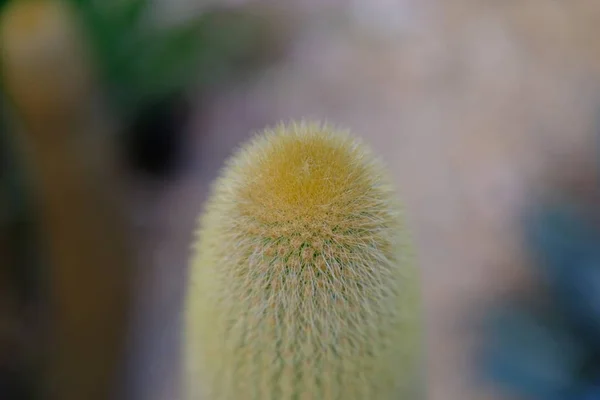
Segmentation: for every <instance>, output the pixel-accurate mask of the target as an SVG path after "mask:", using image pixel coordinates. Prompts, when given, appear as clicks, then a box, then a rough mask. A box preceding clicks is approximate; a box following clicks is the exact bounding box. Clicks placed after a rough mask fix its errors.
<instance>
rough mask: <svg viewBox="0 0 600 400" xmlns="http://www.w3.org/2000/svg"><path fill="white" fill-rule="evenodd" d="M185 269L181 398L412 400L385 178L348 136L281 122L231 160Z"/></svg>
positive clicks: (411, 333)
mask: <svg viewBox="0 0 600 400" xmlns="http://www.w3.org/2000/svg"><path fill="white" fill-rule="evenodd" d="M190 268H191V270H190V276H189V278H190V281H189V288H188V293H187V304H186V329H185V349H184V352H185V357H186V369H187V370H186V390H187V397H186V399H187V400H199V399H207V400H226V399H227V400H230V399H231V400H236V399H261V400H287V399H290V400H291V399H307V400H308V399H315V400H316V399H319V400H321V399H322V400H328V399H344V400H352V399H377V400H386V399H390V400H391V399H394V400H396V399H403V398H407V399H410V400H412V399H414V397H412V396H413V394H412V393H413V392H411V390H412V389H413V385H414V383H415V380H416V379H417V376H418V374H417V373H416V372H417V370H418V367H417V366H418V363H419V362H420V354H421V351H420V346H419V340H420V336H421V335H420V325H421V324H420V321H419V308H420V307H419V300H418V295H417V290H416V289H417V275H416V270H415V267H414V264H413V254H412V250H411V243H410V239H409V237H408V235H407V233H406V227H405V225H404V221H403V218H402V208H401V207H400V205H399V204H398V202H397V201H396V197H395V193H394V190H393V188H392V185H391V181H390V179H389V178H388V176H387V175H386V173H385V171H384V169H383V167H382V166H381V165H380V164H379V162H378V161H377V160H376V159H375V158H374V157H373V156H372V155H371V153H370V151H369V150H368V149H367V148H366V147H365V146H364V145H362V144H361V143H360V142H359V141H358V140H356V139H353V138H352V137H351V136H349V135H348V134H346V133H344V132H338V131H336V130H334V129H332V128H331V127H329V126H326V125H321V124H317V123H293V124H289V125H279V126H278V127H276V128H275V129H273V130H267V132H266V133H264V134H263V135H259V136H257V137H256V138H255V139H253V140H252V141H251V142H250V143H248V144H247V145H246V146H245V147H243V148H242V149H241V150H240V151H238V152H237V154H235V155H234V156H233V157H232V158H231V160H230V161H229V163H228V164H227V166H226V168H225V169H224V171H223V173H222V175H221V176H220V178H219V179H218V180H217V181H216V183H215V185H214V188H213V193H212V197H211V199H210V200H209V202H208V205H207V208H206V211H205V213H204V215H203V217H202V219H201V229H200V232H199V237H198V245H197V247H196V248H195V255H194V256H193V258H192V262H191V266H190Z"/></svg>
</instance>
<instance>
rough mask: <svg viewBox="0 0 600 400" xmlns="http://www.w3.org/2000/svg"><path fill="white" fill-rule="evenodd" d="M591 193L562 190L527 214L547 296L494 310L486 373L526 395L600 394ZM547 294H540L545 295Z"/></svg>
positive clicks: (598, 259) (599, 245) (599, 248)
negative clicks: (585, 195) (575, 194)
mask: <svg viewBox="0 0 600 400" xmlns="http://www.w3.org/2000/svg"><path fill="white" fill-rule="evenodd" d="M598 216H599V214H598V212H597V208H596V207H594V206H590V205H587V201H585V202H584V199H578V198H571V197H564V196H562V195H561V196H560V198H558V197H557V198H552V199H548V200H546V201H544V202H543V203H542V204H538V205H536V207H535V208H534V209H533V211H531V212H529V213H528V215H527V217H526V218H525V219H524V230H525V239H526V244H527V245H528V246H529V248H530V250H531V252H532V253H533V256H534V261H535V266H536V268H537V271H536V272H538V273H539V275H540V276H541V277H542V282H543V283H544V285H545V289H546V293H547V294H548V298H547V299H541V298H538V299H536V301H535V304H534V302H533V301H513V302H511V303H510V304H505V305H502V306H500V307H498V308H497V309H495V310H492V311H491V312H490V313H489V315H488V319H487V323H486V324H485V326H486V330H485V335H484V339H485V340H484V346H483V352H482V354H481V356H482V358H481V360H482V362H483V366H484V368H483V370H484V374H485V377H486V379H489V380H491V381H492V382H493V383H494V384H496V385H497V386H499V387H500V388H501V389H503V390H505V391H507V392H509V393H510V394H513V395H516V396H519V398H524V399H530V400H553V399H556V400H571V399H573V400H575V399H577V400H591V399H598V398H600V224H599V223H598V222H599V220H598ZM537 300H539V301H537Z"/></svg>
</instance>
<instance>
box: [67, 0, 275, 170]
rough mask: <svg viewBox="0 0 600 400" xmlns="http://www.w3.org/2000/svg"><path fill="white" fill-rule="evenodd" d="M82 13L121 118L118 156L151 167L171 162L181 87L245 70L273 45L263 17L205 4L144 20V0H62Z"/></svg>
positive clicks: (175, 155) (176, 151)
mask: <svg viewBox="0 0 600 400" xmlns="http://www.w3.org/2000/svg"><path fill="white" fill-rule="evenodd" d="M69 1H71V2H72V3H74V5H75V6H76V7H77V9H78V10H79V11H80V14H81V16H82V18H83V22H84V26H85V27H86V29H87V31H88V34H89V37H90V42H91V45H92V46H91V47H92V50H93V52H94V56H95V61H96V63H97V65H98V68H99V72H100V74H101V80H102V82H103V83H104V85H105V88H106V90H107V94H108V98H109V103H110V105H111V108H112V110H113V111H114V112H115V114H117V116H118V117H119V118H121V119H122V122H123V124H124V126H125V131H126V134H127V135H126V136H125V138H124V139H125V141H124V144H123V146H124V151H125V157H126V159H127V160H128V161H129V162H130V163H131V164H132V165H133V166H134V167H137V168H139V169H142V170H145V171H147V172H149V173H151V174H154V175H157V174H158V175H161V174H162V172H164V171H171V170H173V169H174V168H175V166H176V162H177V161H178V159H179V158H181V156H182V154H181V150H182V147H183V146H182V143H181V139H182V136H181V131H182V130H183V127H184V125H185V122H186V120H187V116H188V108H187V107H186V105H185V102H186V100H185V95H184V93H185V91H186V89H187V88H188V87H190V86H194V87H195V88H199V89H203V88H204V89H205V88H207V87H209V86H212V85H216V84H219V83H223V82H226V81H229V80H231V79H235V78H238V77H241V76H243V75H245V74H246V73H247V72H252V71H253V70H255V68H254V67H257V66H259V65H261V64H262V63H263V61H265V60H266V59H267V58H268V52H269V51H271V50H273V49H274V48H276V47H277V46H274V45H275V43H276V42H275V41H274V40H273V38H277V35H276V34H274V32H272V28H273V27H272V26H270V25H269V24H268V23H267V21H266V20H265V19H264V18H261V17H260V16H258V15H254V14H253V13H251V12H249V11H250V10H249V9H248V10H240V9H229V8H212V9H209V10H206V11H205V12H203V13H201V14H200V15H198V16H196V17H194V18H191V19H189V20H187V21H185V22H183V23H180V24H176V25H174V26H168V27H159V26H158V25H157V24H153V23H152V21H151V15H150V11H151V9H152V7H151V6H152V5H153V4H154V3H153V2H152V1H151V0H69Z"/></svg>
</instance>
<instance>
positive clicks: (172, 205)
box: [132, 0, 600, 400]
mask: <svg viewBox="0 0 600 400" xmlns="http://www.w3.org/2000/svg"><path fill="white" fill-rule="evenodd" d="M187 3H190V2H189V1H188V2H187ZM310 3H313V4H311V5H306V4H304V3H303V4H298V2H297V1H296V0H286V1H281V2H278V7H279V9H281V10H283V12H286V10H287V12H289V13H291V12H292V10H293V7H291V8H288V6H301V7H298V8H299V9H302V10H303V11H309V13H308V15H307V17H306V18H307V19H306V20H305V21H304V23H303V26H304V27H305V29H304V32H303V34H302V35H300V36H299V37H298V38H297V39H296V41H295V43H294V47H293V49H292V51H291V54H290V56H289V57H288V58H287V59H286V60H285V61H284V62H283V63H282V64H281V65H278V66H277V67H274V68H272V69H270V70H269V71H267V72H265V73H264V74H263V75H262V76H261V77H260V79H257V80H256V81H254V82H252V83H251V84H248V85H246V86H244V87H235V88H230V89H228V90H225V91H223V92H221V93H219V94H218V95H215V98H214V100H215V101H214V103H212V104H211V105H210V106H209V109H208V110H206V109H204V110H202V111H203V112H202V113H198V118H197V123H196V124H195V126H194V127H193V128H192V130H191V131H192V132H193V134H194V135H195V137H196V139H197V142H198V144H197V149H196V150H195V152H196V157H195V158H196V165H195V166H194V168H193V170H192V171H191V172H189V173H188V174H187V175H186V176H184V177H182V178H181V179H180V180H179V181H177V182H173V183H171V184H169V185H168V187H167V188H161V189H160V190H157V189H154V188H150V187H148V186H147V185H143V184H139V185H138V189H136V191H135V193H134V196H133V202H132V204H133V207H132V208H133V209H135V213H134V214H135V220H136V226H137V227H138V229H137V231H138V233H139V244H140V249H141V251H140V257H141V259H142V262H141V267H140V269H141V270H140V274H139V275H140V285H141V287H142V293H143V295H142V296H141V298H143V301H142V302H141V303H140V307H141V310H142V311H143V312H142V314H141V317H140V324H141V325H140V327H141V331H145V333H143V334H140V336H139V338H140V341H139V348H138V351H139V352H140V354H142V355H141V356H140V358H139V360H138V361H139V364H138V367H139V371H138V373H137V384H138V385H139V387H140V389H141V390H140V391H139V392H138V394H137V396H136V399H144V400H176V399H178V398H179V397H178V382H177V379H178V369H179V368H178V362H177V352H178V335H179V331H178V329H179V325H180V311H181V296H182V290H183V277H184V273H185V267H186V258H187V255H188V246H189V242H190V233H191V231H192V230H193V228H194V226H195V223H196V221H195V219H196V215H197V213H198V212H199V210H200V209H201V205H202V201H203V199H204V198H205V196H206V195H207V190H208V185H209V183H210V181H211V180H212V179H213V178H214V177H215V174H216V173H217V171H218V168H219V167H220V165H221V163H222V162H223V160H224V158H225V157H226V156H227V155H228V154H230V152H231V149H232V147H234V146H235V145H237V144H238V143H239V142H240V141H241V140H243V139H244V138H246V137H247V136H248V135H249V133H250V132H251V131H252V130H255V129H260V128H262V127H264V126H265V125H269V124H273V123H275V122H278V121H279V120H282V119H283V120H288V119H290V118H303V117H308V118H319V119H326V120H328V121H331V122H334V123H336V124H339V125H341V126H345V127H349V128H351V129H353V130H354V132H355V133H356V134H358V135H361V136H364V137H365V138H366V139H367V141H369V142H370V143H371V144H372V145H373V147H375V148H376V150H378V151H379V152H380V153H381V155H382V156H383V158H384V159H385V161H386V162H387V163H388V165H389V166H390V168H391V169H392V170H393V172H394V174H395V176H396V178H397V182H398V185H399V187H400V188H401V189H402V192H403V195H404V197H405V201H406V205H407V210H408V215H409V219H410V221H409V222H410V225H411V226H412V227H413V230H414V235H415V240H416V243H417V247H418V252H419V258H420V265H421V267H422V271H423V276H424V289H423V290H424V297H425V301H426V323H427V328H428V341H429V343H428V367H429V389H430V395H429V398H430V399H432V400H469V399H476V400H481V399H488V398H490V399H491V398H492V397H491V395H489V394H488V393H486V392H485V391H483V390H480V389H478V388H476V387H475V386H474V385H472V384H471V383H470V382H469V378H470V377H471V376H472V374H471V373H470V372H469V369H468V367H469V366H468V362H469V356H470V353H469V344H470V343H471V338H470V335H469V334H468V333H465V332H464V330H465V328H464V324H463V323H462V322H463V319H464V318H465V313H467V312H468V307H470V306H473V305H476V304H478V303H480V302H481V301H482V300H486V299H489V298H491V297H493V296H494V295H496V294H498V293H499V292H501V291H502V290H503V289H504V288H506V287H510V285H512V283H511V282H514V281H515V280H519V279H520V278H519V277H520V276H522V275H523V271H522V268H523V266H524V262H523V261H522V258H523V257H522V256H521V255H520V253H521V252H520V250H519V247H520V243H519V239H518V232H517V231H516V230H515V227H514V216H515V213H516V212H517V211H518V210H519V207H520V206H522V205H523V203H524V201H525V200H526V199H527V195H528V193H530V192H532V191H534V190H536V189H538V188H539V187H541V186H544V185H545V182H546V181H545V179H546V176H547V175H548V174H547V171H552V173H558V174H561V175H565V174H566V175H569V174H570V173H571V171H577V170H578V169H580V168H585V167H586V163H589V160H590V158H589V157H590V154H591V152H592V151H593V150H594V149H593V148H592V144H593V142H592V139H591V135H592V134H593V133H594V129H597V127H595V126H594V123H595V122H596V121H597V120H598V114H597V112H596V111H597V110H600V102H599V101H598V100H599V99H600V91H599V90H598V87H599V85H598V84H599V82H600V81H599V78H600V44H598V42H597V38H598V37H599V34H600V2H598V1H596V0H572V1H568V2H567V1H549V0H522V1H514V0H504V1H499V0H496V1H493V0H479V1H476V0H438V1H434V0H397V1H387V2H386V1H383V0H377V1H376V0H370V1H369V2H367V1H364V2H363V4H364V5H363V7H364V8H363V11H362V13H361V14H362V15H363V16H365V15H367V14H368V11H369V10H371V11H372V10H375V8H376V7H377V5H378V4H380V5H381V10H383V12H382V13H381V14H379V16H376V17H375V18H376V19H375V21H376V24H375V25H377V26H379V27H380V28H381V27H383V26H384V24H383V22H382V21H383V19H382V18H383V16H386V20H389V21H391V22H390V24H391V25H390V26H392V27H393V28H394V29H387V30H386V33H385V34H384V33H382V32H375V31H373V30H371V31H369V30H368V26H369V24H367V22H365V21H366V20H365V19H363V22H362V25H361V26H362V27H363V28H361V29H363V30H362V32H361V31H359V30H358V28H357V27H354V28H349V27H348V26H346V25H345V24H343V23H340V20H342V19H343V18H341V16H342V15H343V13H342V12H341V11H340V10H335V11H334V12H333V13H332V14H333V17H335V18H331V17H328V16H327V15H328V14H326V12H325V9H327V8H328V7H323V4H324V3H321V6H322V7H323V8H321V9H319V8H315V7H318V4H319V2H318V1H311V2H310ZM327 3H328V6H329V5H330V4H334V5H336V4H337V5H341V6H342V8H344V6H346V5H347V4H350V1H347V2H345V1H338V2H335V1H329V2H327ZM356 3H358V2H356ZM386 3H388V4H396V7H395V8H394V7H391V6H389V7H390V8H388V9H386V8H384V6H385V4H386ZM303 6H305V7H303ZM294 12H296V11H294ZM298 13H299V11H298ZM394 13H396V14H394ZM297 15H301V14H297ZM142 198H144V200H143V201H142V200H140V199H142ZM148 199H150V200H148ZM461 326H462V328H461Z"/></svg>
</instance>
